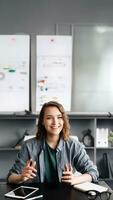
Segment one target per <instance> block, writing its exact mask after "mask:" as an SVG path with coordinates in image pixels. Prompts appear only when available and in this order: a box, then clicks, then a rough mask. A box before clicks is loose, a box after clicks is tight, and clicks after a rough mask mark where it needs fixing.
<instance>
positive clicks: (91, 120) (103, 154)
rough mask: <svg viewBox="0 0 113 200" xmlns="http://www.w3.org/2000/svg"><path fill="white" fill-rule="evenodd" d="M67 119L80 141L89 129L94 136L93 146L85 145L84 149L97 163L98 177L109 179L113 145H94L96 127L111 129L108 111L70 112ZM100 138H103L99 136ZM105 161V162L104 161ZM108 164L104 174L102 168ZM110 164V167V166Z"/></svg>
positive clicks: (111, 118) (72, 131)
mask: <svg viewBox="0 0 113 200" xmlns="http://www.w3.org/2000/svg"><path fill="white" fill-rule="evenodd" d="M69 120H70V124H71V133H72V135H76V136H77V137H78V139H79V141H80V142H83V141H82V138H83V137H84V134H85V132H86V131H87V130H88V129H90V130H91V135H92V136H93V138H94V146H89V147H86V146H85V149H86V151H87V153H88V155H89V156H90V158H91V160H92V161H93V162H94V164H96V165H97V167H98V170H99V173H100V178H103V179H111V178H113V177H112V174H113V173H112V172H111V170H112V165H113V161H112V152H113V151H112V150H113V147H111V146H109V145H108V147H97V146H96V130H97V128H108V129H109V131H110V130H111V131H112V130H113V117H112V116H111V117H110V116H109V114H108V113H105V114H104V115H102V114H88V113H87V114H81V113H78V114H77V113H70V114H69ZM101 139H103V138H102V137H101ZM106 161H107V163H106ZM106 165H107V166H108V172H107V173H106V174H105V173H104V169H105V168H106ZM110 165H111V167H110Z"/></svg>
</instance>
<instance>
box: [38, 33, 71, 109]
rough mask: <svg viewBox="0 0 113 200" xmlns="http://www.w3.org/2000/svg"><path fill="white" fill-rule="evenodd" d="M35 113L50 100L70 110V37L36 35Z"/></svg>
mask: <svg viewBox="0 0 113 200" xmlns="http://www.w3.org/2000/svg"><path fill="white" fill-rule="evenodd" d="M36 47H37V83H36V111H37V112H38V111H40V109H41V107H42V105H43V104H44V103H45V102H47V101H50V100H54V101H58V102H59V103H61V104H63V106H64V108H65V110H66V111H70V109H71V76H72V36H69V35H68V36H66V35H60V36H59V35H48V36H47V35H46V36H40V35H37V43H36Z"/></svg>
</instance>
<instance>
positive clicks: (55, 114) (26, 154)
mask: <svg viewBox="0 0 113 200" xmlns="http://www.w3.org/2000/svg"><path fill="white" fill-rule="evenodd" d="M31 161H32V162H31ZM76 170H77V171H78V172H80V173H81V174H80V175H79V176H75V171H76ZM7 180H8V182H9V183H22V182H25V181H26V182H27V181H28V182H55V183H58V182H64V183H67V184H70V185H74V184H78V183H82V182H86V181H89V182H91V181H93V182H97V180H98V171H97V167H96V166H95V165H94V164H93V163H92V161H91V160H90V159H89V156H88V155H87V153H86V151H85V149H84V147H83V145H82V144H81V143H80V142H79V141H77V140H76V139H74V138H71V137H70V124H69V120H68V116H67V115H66V112H65V110H64V108H63V106H62V105H61V104H60V103H58V102H55V101H50V102H48V103H45V104H44V105H43V106H42V109H41V111H40V115H39V120H38V131H37V134H36V137H35V138H32V139H30V140H28V141H26V142H25V143H24V144H23V146H22V149H21V150H20V152H19V153H18V155H17V159H16V161H15V163H14V165H13V167H12V168H11V170H10V171H9V174H8V179H7Z"/></svg>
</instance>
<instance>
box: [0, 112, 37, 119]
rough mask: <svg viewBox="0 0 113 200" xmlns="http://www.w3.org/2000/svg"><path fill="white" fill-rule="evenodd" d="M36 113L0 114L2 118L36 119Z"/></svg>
mask: <svg viewBox="0 0 113 200" xmlns="http://www.w3.org/2000/svg"><path fill="white" fill-rule="evenodd" d="M36 118H37V115H36V114H26V115H23V114H15V113H14V114H0V120H2V119H36Z"/></svg>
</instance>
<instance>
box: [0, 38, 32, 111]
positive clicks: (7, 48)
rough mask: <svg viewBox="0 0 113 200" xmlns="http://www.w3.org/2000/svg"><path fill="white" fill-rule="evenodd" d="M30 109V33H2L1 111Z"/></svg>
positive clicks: (0, 56)
mask: <svg viewBox="0 0 113 200" xmlns="http://www.w3.org/2000/svg"><path fill="white" fill-rule="evenodd" d="M25 109H26V110H28V109H29V35H0V112H19V111H24V110H25Z"/></svg>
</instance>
